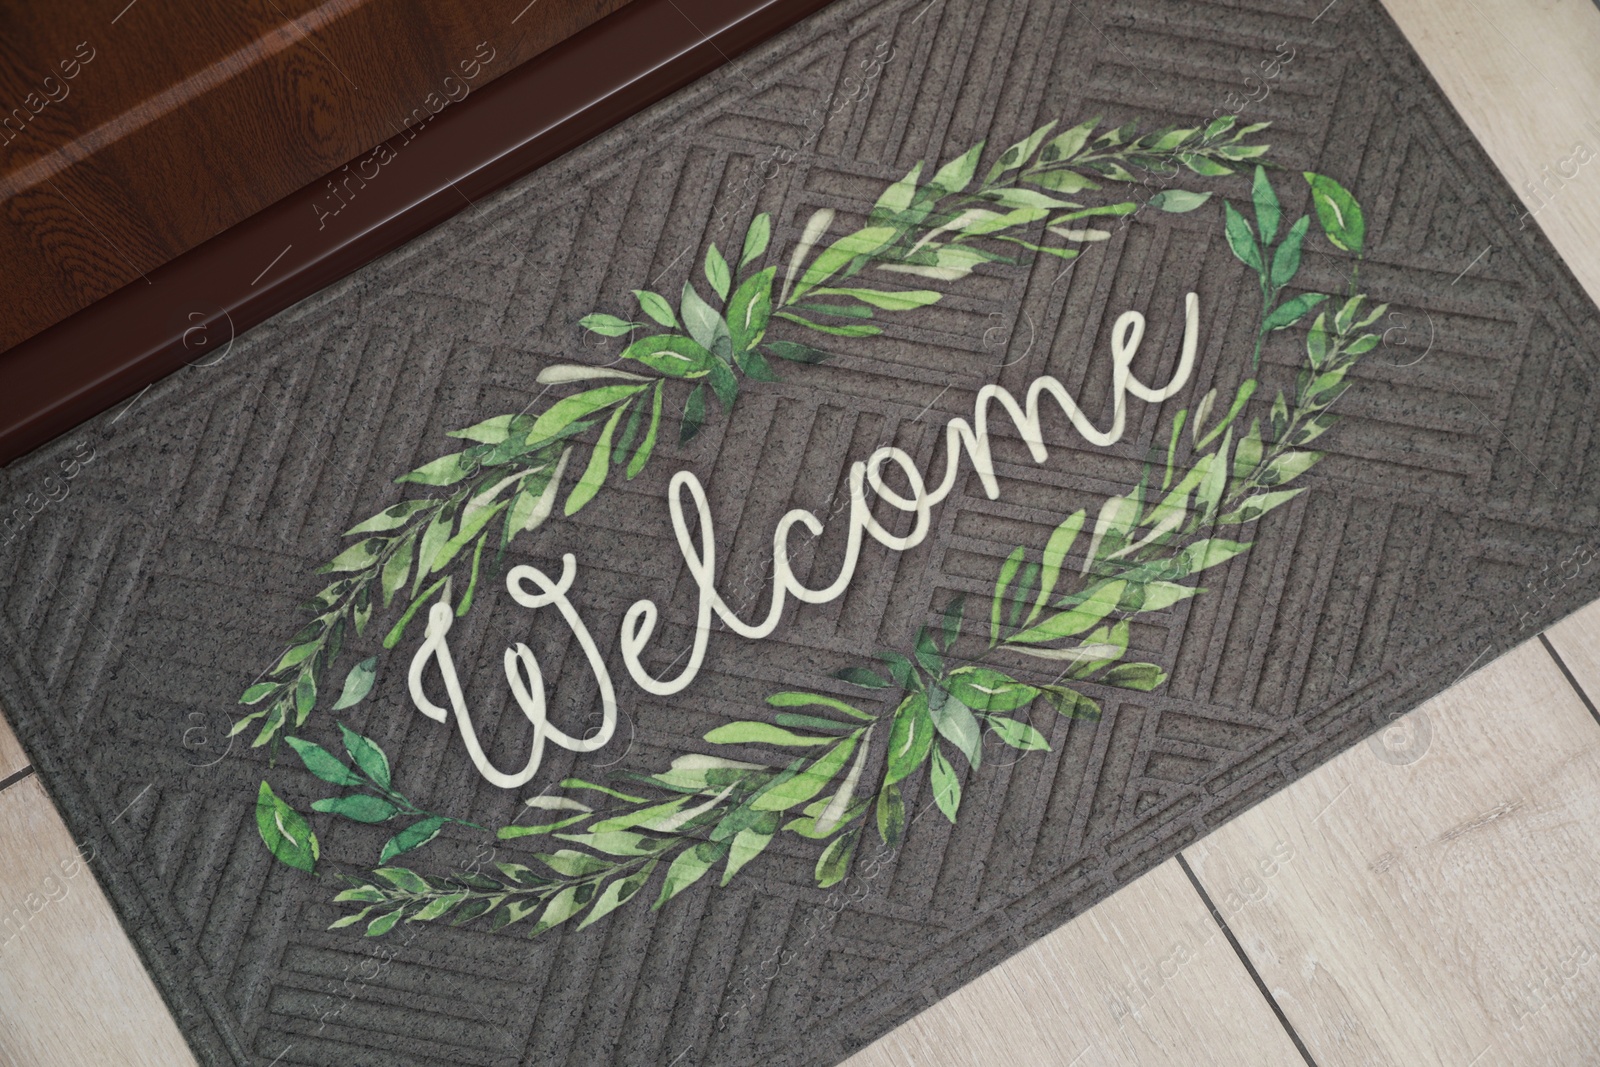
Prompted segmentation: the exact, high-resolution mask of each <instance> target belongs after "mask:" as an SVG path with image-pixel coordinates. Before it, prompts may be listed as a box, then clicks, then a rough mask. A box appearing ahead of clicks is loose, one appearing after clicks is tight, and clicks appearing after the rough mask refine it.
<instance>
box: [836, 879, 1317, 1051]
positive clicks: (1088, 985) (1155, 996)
mask: <svg viewBox="0 0 1600 1067" xmlns="http://www.w3.org/2000/svg"><path fill="white" fill-rule="evenodd" d="M1298 1062H1300V1057H1299V1055H1298V1053H1296V1051H1295V1049H1294V1046H1293V1044H1291V1043H1290V1041H1289V1038H1288V1036H1287V1034H1286V1033H1285V1032H1284V1030H1283V1028H1282V1027H1281V1026H1280V1025H1279V1023H1278V1021H1277V1019H1276V1018H1275V1017H1274V1016H1273V1014H1272V1010H1271V1008H1270V1007H1269V1006H1268V1005H1267V1002H1266V1001H1265V1000H1263V999H1262V997H1261V995H1260V993H1259V992H1258V991H1257V989H1256V987H1255V985H1254V983H1253V982H1252V981H1251V979H1250V977H1249V974H1248V972H1247V971H1246V970H1245V968H1244V965H1243V964H1241V963H1240V962H1239V958H1238V956H1237V955H1236V954H1235V953H1234V951H1233V949H1232V947H1231V946H1230V945H1229V944H1228V942H1227V940H1226V939H1225V938H1224V937H1223V935H1222V933H1221V931H1220V929H1219V927H1218V926H1217V924H1216V922H1215V920H1213V919H1212V917H1211V915H1210V913H1209V912H1207V911H1206V908H1205V905H1204V904H1203V903H1201V900H1200V897H1199V896H1198V894H1196V893H1195V891H1194V887H1193V886H1191V885H1190V884H1189V881H1188V879H1187V877H1185V875H1184V874H1183V872H1182V870H1181V869H1180V868H1179V867H1178V864H1177V861H1176V860H1168V861H1167V862H1166V863H1164V864H1162V865H1161V866H1160V867H1157V868H1156V869H1155V870H1153V871H1151V872H1150V873H1149V874H1146V875H1145V876H1144V877H1142V878H1140V879H1138V880H1137V881H1135V882H1134V883H1133V884H1131V885H1129V886H1127V887H1126V888H1124V889H1123V890H1121V891H1120V892H1118V893H1117V894H1116V895H1115V896H1112V897H1111V898H1109V899H1107V900H1104V901H1102V902H1101V903H1099V904H1097V905H1095V906H1094V907H1093V908H1091V909H1090V910H1089V911H1088V912H1086V913H1085V914H1083V915H1081V916H1079V917H1078V918H1077V919H1075V920H1073V921H1072V922H1070V923H1068V924H1067V925H1066V926H1063V927H1061V928H1060V929H1059V930H1057V931H1055V932H1054V933H1052V934H1050V935H1049V936H1048V937H1044V938H1041V939H1040V940H1038V941H1036V942H1034V943H1033V944H1032V945H1030V946H1029V947H1028V948H1026V949H1024V950H1023V951H1022V952H1020V953H1018V954H1017V955H1015V956H1013V957H1011V958H1010V959H1008V960H1006V961H1005V962H1004V963H1002V964H1001V965H1000V966H998V967H996V968H994V969H993V970H991V971H989V972H988V973H986V974H984V975H983V976H982V977H980V978H978V979H977V980H976V981H973V982H971V983H969V984H968V985H966V986H964V987H963V988H961V989H959V990H957V991H956V992H955V993H954V994H952V995H951V996H949V997H947V998H945V999H944V1000H942V1001H940V1002H939V1003H938V1004H936V1005H935V1006H934V1007H932V1008H930V1009H929V1010H927V1011H925V1012H923V1013H922V1014H920V1015H918V1016H916V1017H915V1018H913V1019H911V1020H910V1021H908V1022H906V1023H905V1024H903V1025H902V1026H900V1027H898V1028H896V1029H895V1030H893V1031H891V1032H890V1033H888V1034H886V1035H884V1036H883V1037H882V1038H880V1039H879V1040H878V1041H876V1042H874V1043H873V1044H872V1045H871V1046H869V1047H868V1048H866V1049H864V1050H862V1051H861V1052H859V1053H857V1054H856V1055H855V1056H853V1057H851V1058H850V1059H849V1060H848V1061H846V1065H847V1067H912V1065H922V1067H929V1065H934V1064H938V1065H941V1067H944V1065H951V1067H953V1065H956V1064H971V1065H992V1064H1007V1063H1009V1064H1016V1065H1018V1067H1021V1065H1024V1064H1026V1065H1029V1067H1033V1065H1035V1064H1037V1065H1041V1067H1043V1065H1052V1067H1068V1065H1070V1067H1102V1065H1110V1064H1118V1065H1129V1067H1134V1065H1138V1067H1144V1065H1150V1064H1196V1065H1199V1064H1219V1065H1221V1064H1226V1065H1228V1067H1247V1065H1250V1064H1261V1065H1263V1067H1265V1065H1269V1064H1270V1065H1271V1067H1283V1065H1285V1064H1294V1063H1298Z"/></svg>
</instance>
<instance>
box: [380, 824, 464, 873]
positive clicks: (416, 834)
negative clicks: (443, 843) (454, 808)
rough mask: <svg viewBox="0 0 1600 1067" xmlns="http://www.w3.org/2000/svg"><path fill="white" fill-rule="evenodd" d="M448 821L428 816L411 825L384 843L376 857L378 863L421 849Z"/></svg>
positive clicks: (437, 834)
mask: <svg viewBox="0 0 1600 1067" xmlns="http://www.w3.org/2000/svg"><path fill="white" fill-rule="evenodd" d="M448 821H449V820H448V819H446V818H445V817H444V816H442V815H430V816H428V817H427V818H426V819H423V820H421V821H420V822H414V823H412V824H411V825H410V826H408V827H406V828H405V829H404V830H401V831H400V832H399V833H397V834H395V835H394V836H393V837H391V838H389V840H388V841H386V842H384V845H383V851H382V852H381V853H380V854H379V855H378V862H379V863H388V862H389V861H390V860H392V859H394V858H395V857H396V856H399V855H401V854H403V853H406V852H410V851H411V850H412V849H414V848H421V847H422V846H423V845H426V844H427V843H428V842H429V841H432V840H433V839H434V838H435V837H437V836H439V831H440V830H441V829H442V828H443V827H444V824H445V823H446V822H448Z"/></svg>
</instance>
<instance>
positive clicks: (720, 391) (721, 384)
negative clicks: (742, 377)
mask: <svg viewBox="0 0 1600 1067" xmlns="http://www.w3.org/2000/svg"><path fill="white" fill-rule="evenodd" d="M710 382H711V392H712V393H713V394H715V396H716V398H717V403H719V404H721V405H722V408H723V410H724V411H732V410H733V402H734V400H735V399H736V398H737V397H738V395H739V379H738V378H735V377H734V375H733V371H731V370H729V369H728V365H727V364H726V363H722V362H720V361H718V360H712V361H711V371H710Z"/></svg>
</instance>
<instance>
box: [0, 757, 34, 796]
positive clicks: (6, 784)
mask: <svg viewBox="0 0 1600 1067" xmlns="http://www.w3.org/2000/svg"><path fill="white" fill-rule="evenodd" d="M32 773H33V764H31V763H30V764H29V765H28V766H26V767H24V768H22V770H20V771H17V772H16V773H14V774H8V775H6V776H5V777H4V778H0V793H4V792H5V791H6V790H7V789H10V788H11V787H12V786H14V785H16V784H17V783H18V782H20V781H22V780H23V779H24V778H26V777H28V775H30V774H32Z"/></svg>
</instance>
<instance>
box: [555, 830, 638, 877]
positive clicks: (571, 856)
mask: <svg viewBox="0 0 1600 1067" xmlns="http://www.w3.org/2000/svg"><path fill="white" fill-rule="evenodd" d="M635 836H637V835H635ZM534 859H536V860H538V861H539V862H540V863H543V864H544V865H545V866H546V867H549V868H550V869H551V870H553V871H555V872H556V873H557V874H564V875H566V876H567V877H568V878H582V877H583V876H584V875H587V874H599V873H600V872H602V871H608V870H610V869H611V867H612V866H613V865H612V863H611V861H610V860H603V859H601V858H600V857H599V856H591V855H589V854H588V853H587V852H578V851H577V850H575V849H570V848H563V849H560V850H559V851H556V852H548V853H547V852H540V853H538V854H536V855H535V856H534Z"/></svg>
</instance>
